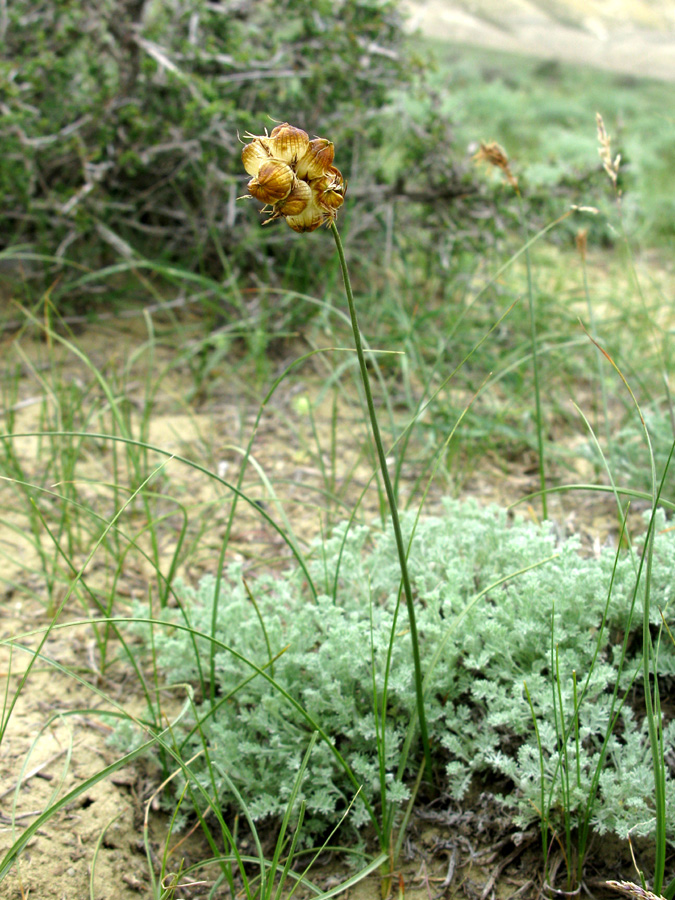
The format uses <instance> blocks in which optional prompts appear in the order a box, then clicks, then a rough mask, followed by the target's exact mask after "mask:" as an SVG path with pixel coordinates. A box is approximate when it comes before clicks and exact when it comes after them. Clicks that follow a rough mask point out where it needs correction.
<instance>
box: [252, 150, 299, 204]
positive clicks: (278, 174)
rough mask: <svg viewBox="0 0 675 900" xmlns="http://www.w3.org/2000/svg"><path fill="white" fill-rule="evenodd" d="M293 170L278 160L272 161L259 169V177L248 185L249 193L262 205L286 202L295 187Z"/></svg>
mask: <svg viewBox="0 0 675 900" xmlns="http://www.w3.org/2000/svg"><path fill="white" fill-rule="evenodd" d="M293 180H294V176H293V170H292V169H291V167H290V166H289V165H287V164H286V163H284V162H281V161H280V160H278V159H270V160H268V161H267V162H265V163H263V164H262V165H261V166H260V168H259V169H258V177H257V178H252V179H251V181H249V183H248V190H249V193H250V194H252V195H253V196H254V197H255V198H256V200H260V202H261V203H272V204H274V203H278V202H279V200H284V199H285V198H286V197H287V196H288V195H289V193H290V191H291V188H292V187H293Z"/></svg>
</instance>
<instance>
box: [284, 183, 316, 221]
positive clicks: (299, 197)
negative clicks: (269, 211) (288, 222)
mask: <svg viewBox="0 0 675 900" xmlns="http://www.w3.org/2000/svg"><path fill="white" fill-rule="evenodd" d="M311 199H312V189H311V187H310V186H309V185H308V184H307V182H306V181H299V180H298V179H297V178H296V179H295V184H294V185H293V187H292V188H291V192H290V194H289V195H288V197H286V199H285V200H282V201H281V202H280V203H278V204H277V210H278V211H279V212H280V213H281V215H282V216H299V215H300V213H302V212H304V211H305V209H306V208H307V204H308V203H309V201H310V200H311Z"/></svg>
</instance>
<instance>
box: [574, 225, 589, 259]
mask: <svg viewBox="0 0 675 900" xmlns="http://www.w3.org/2000/svg"><path fill="white" fill-rule="evenodd" d="M574 240H575V243H576V245H577V250H578V252H579V256H580V257H581V258H582V259H583V260H585V259H586V248H587V247H588V228H580V229H579V230H578V231H577V233H576V234H575V236H574Z"/></svg>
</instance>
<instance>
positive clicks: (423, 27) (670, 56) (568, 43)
mask: <svg viewBox="0 0 675 900" xmlns="http://www.w3.org/2000/svg"><path fill="white" fill-rule="evenodd" d="M403 5H404V7H405V8H406V9H407V11H408V12H409V16H410V17H409V20H408V28H409V29H410V30H412V31H415V30H418V29H419V30H420V31H421V32H422V33H423V34H425V35H427V36H429V37H433V38H436V39H438V40H442V41H452V42H453V43H458V44H471V45H474V46H479V47H487V48H492V49H495V50H504V51H507V52H511V53H523V54H527V55H532V56H537V57H541V58H544V59H559V60H561V61H564V62H571V63H580V64H584V65H590V66H594V67H596V68H599V69H606V70H609V71H613V72H621V73H624V74H626V75H634V76H638V77H645V78H657V79H660V80H663V81H675V4H673V3H659V2H658V0H656V2H653V3H649V4H647V3H645V2H640V0H634V2H630V0H612V2H600V0H584V2H583V3H581V2H580V0H564V2H563V0H558V2H540V3H529V2H527V0H505V2H501V3H495V2H492V0H478V2H473V3H457V2H453V0H404V2H403ZM547 9H551V10H552V13H554V14H549V13H548V12H547V11H546V10H547Z"/></svg>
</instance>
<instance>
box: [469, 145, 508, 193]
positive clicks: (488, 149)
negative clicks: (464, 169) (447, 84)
mask: <svg viewBox="0 0 675 900" xmlns="http://www.w3.org/2000/svg"><path fill="white" fill-rule="evenodd" d="M473 158H474V162H477V163H482V162H484V163H488V165H491V166H495V168H497V169H501V170H502V172H503V173H504V175H505V176H506V180H507V181H508V183H509V184H510V185H511V187H512V188H513V189H514V190H516V191H517V190H518V179H517V178H516V176H515V175H514V174H513V172H512V171H511V166H510V165H509V158H508V156H507V155H506V151H505V150H504V148H503V147H502V146H500V144H498V143H496V141H490V143H489V144H485V143H483V141H481V142H480V148H479V150H478V152H477V153H475V154H474V157H473Z"/></svg>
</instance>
